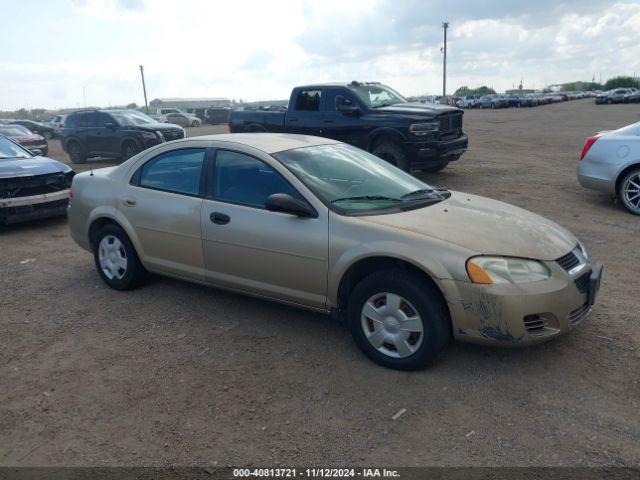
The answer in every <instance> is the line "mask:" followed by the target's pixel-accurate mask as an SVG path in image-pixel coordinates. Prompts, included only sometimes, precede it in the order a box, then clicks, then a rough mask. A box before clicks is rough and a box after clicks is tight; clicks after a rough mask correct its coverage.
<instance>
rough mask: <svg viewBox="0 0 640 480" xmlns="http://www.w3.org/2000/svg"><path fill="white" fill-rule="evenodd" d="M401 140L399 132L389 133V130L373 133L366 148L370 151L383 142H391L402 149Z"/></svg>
mask: <svg viewBox="0 0 640 480" xmlns="http://www.w3.org/2000/svg"><path fill="white" fill-rule="evenodd" d="M402 141H403V138H402V136H401V135H400V134H399V133H391V132H389V131H385V132H380V133H378V134H374V135H373V136H372V137H371V138H370V139H369V148H368V149H367V150H369V151H370V152H371V151H372V150H373V149H374V148H375V147H377V146H378V145H380V144H381V143H384V142H390V143H393V144H395V145H398V146H399V147H400V148H402V149H404V146H403V144H402Z"/></svg>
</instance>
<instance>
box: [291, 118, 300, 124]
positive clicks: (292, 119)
mask: <svg viewBox="0 0 640 480" xmlns="http://www.w3.org/2000/svg"><path fill="white" fill-rule="evenodd" d="M297 121H298V119H297V118H290V119H289V123H295V122H297Z"/></svg>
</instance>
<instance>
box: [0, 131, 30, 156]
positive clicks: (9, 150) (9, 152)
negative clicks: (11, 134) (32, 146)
mask: <svg viewBox="0 0 640 480" xmlns="http://www.w3.org/2000/svg"><path fill="white" fill-rule="evenodd" d="M31 157H32V155H31V154H30V153H29V152H27V151H26V150H25V149H24V148H22V147H20V146H19V145H16V144H15V143H14V142H12V141H11V140H9V139H8V138H5V137H3V136H2V135H0V160H4V159H7V158H31Z"/></svg>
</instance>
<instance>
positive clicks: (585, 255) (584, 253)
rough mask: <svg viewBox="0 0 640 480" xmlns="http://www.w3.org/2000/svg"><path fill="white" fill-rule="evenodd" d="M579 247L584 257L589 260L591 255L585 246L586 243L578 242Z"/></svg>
mask: <svg viewBox="0 0 640 480" xmlns="http://www.w3.org/2000/svg"><path fill="white" fill-rule="evenodd" d="M578 248H580V251H581V252H582V256H583V257H584V259H585V260H589V255H588V254H587V250H586V249H585V248H584V245H582V243H580V242H578Z"/></svg>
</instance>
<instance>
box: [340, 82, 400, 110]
mask: <svg viewBox="0 0 640 480" xmlns="http://www.w3.org/2000/svg"><path fill="white" fill-rule="evenodd" d="M351 88H352V89H353V91H354V92H355V93H356V95H357V96H358V98H360V100H362V101H363V102H364V103H365V104H366V105H367V106H368V107H369V108H380V107H388V106H389V105H395V104H396V103H406V102H407V101H406V100H405V99H404V98H403V97H402V95H400V94H399V93H398V92H396V91H394V90H392V89H390V88H389V87H385V86H384V85H357V86H355V87H351Z"/></svg>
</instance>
